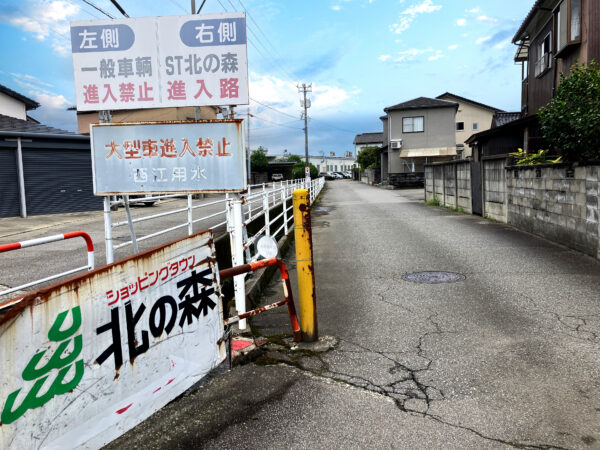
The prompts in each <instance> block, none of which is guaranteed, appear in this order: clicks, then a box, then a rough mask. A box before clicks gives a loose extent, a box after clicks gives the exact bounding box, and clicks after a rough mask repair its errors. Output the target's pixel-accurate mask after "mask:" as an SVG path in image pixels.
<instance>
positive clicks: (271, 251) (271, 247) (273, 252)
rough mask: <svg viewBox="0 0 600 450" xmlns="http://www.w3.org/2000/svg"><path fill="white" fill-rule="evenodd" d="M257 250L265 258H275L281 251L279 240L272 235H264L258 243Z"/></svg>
mask: <svg viewBox="0 0 600 450" xmlns="http://www.w3.org/2000/svg"><path fill="white" fill-rule="evenodd" d="M256 251H258V253H259V254H260V256H262V257H263V258H275V257H276V256H277V254H278V253H279V249H278V248H277V242H276V241H275V239H273V238H272V237H271V236H263V237H261V238H260V239H259V240H258V242H257V243H256Z"/></svg>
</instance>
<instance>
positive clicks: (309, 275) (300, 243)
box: [292, 189, 319, 342]
mask: <svg viewBox="0 0 600 450" xmlns="http://www.w3.org/2000/svg"><path fill="white" fill-rule="evenodd" d="M292 198H293V204H294V237H295V239H296V263H297V270H298V294H299V305H300V330H301V331H302V340H303V341H304V342H314V341H316V340H317V339H318V338H319V332H318V330H317V293H316V290H315V272H314V265H313V257H312V228H311V222H310V197H309V194H308V191H307V190H306V189H296V190H295V191H294V194H293V196H292Z"/></svg>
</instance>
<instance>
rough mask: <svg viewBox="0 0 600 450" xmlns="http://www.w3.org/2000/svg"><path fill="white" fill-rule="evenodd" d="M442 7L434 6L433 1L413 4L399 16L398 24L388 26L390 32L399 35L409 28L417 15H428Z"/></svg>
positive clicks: (426, 0)
mask: <svg viewBox="0 0 600 450" xmlns="http://www.w3.org/2000/svg"><path fill="white" fill-rule="evenodd" d="M441 8H442V5H434V4H433V0H423V1H422V2H421V3H418V4H415V5H413V6H411V7H410V8H407V9H405V10H404V11H403V12H402V13H401V14H400V20H399V21H398V23H394V24H392V25H390V31H391V32H392V33H395V34H400V33H402V32H403V31H406V30H408V28H410V25H411V23H412V22H413V21H414V20H415V19H416V17H417V16H418V15H419V14H428V13H432V12H435V11H438V10H439V9H441Z"/></svg>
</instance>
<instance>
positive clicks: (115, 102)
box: [71, 13, 248, 111]
mask: <svg viewBox="0 0 600 450" xmlns="http://www.w3.org/2000/svg"><path fill="white" fill-rule="evenodd" d="M71 49H72V53H73V68H74V71H75V89H76V99H77V109H78V110H79V111H98V110H118V109H139V108H157V107H172V106H203V105H240V104H241V105H247V104H248V58H247V54H246V15H245V13H226V14H206V15H190V16H166V17H147V18H139V19H118V20H98V21H78V22H71Z"/></svg>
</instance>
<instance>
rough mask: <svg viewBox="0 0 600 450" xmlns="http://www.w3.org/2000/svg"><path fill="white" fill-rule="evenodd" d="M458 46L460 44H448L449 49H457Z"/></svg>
mask: <svg viewBox="0 0 600 450" xmlns="http://www.w3.org/2000/svg"><path fill="white" fill-rule="evenodd" d="M457 48H458V45H456V44H453V45H449V46H448V50H456V49H457Z"/></svg>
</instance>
